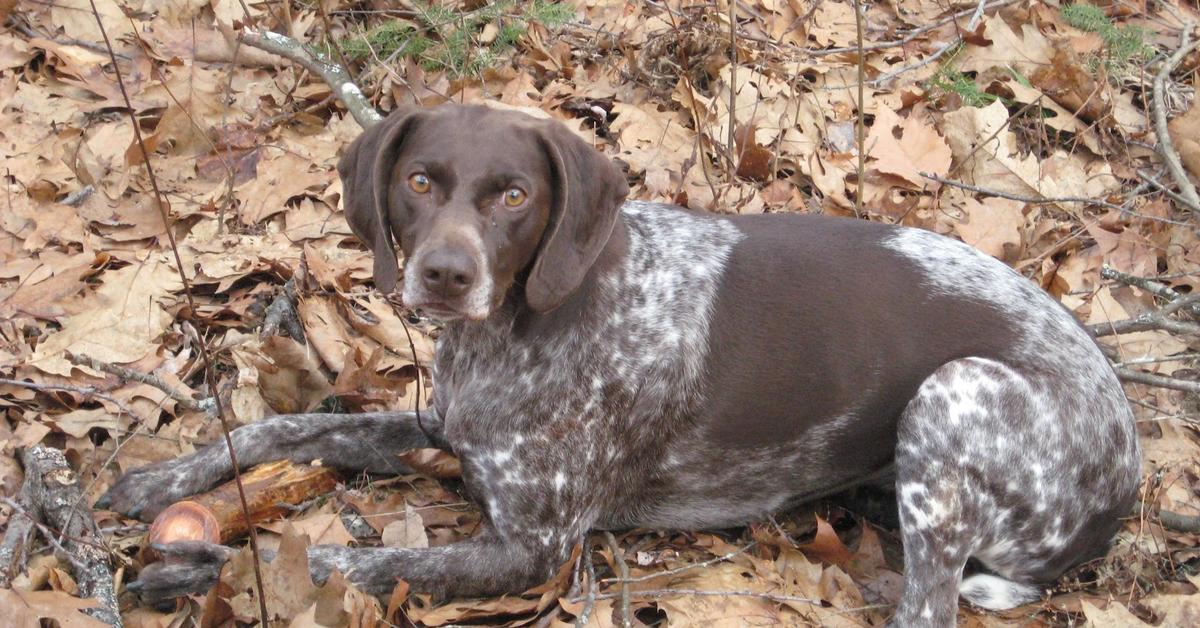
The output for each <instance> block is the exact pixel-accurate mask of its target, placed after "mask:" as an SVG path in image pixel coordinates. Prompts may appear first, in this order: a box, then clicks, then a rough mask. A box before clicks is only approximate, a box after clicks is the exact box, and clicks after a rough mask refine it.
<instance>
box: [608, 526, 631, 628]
mask: <svg viewBox="0 0 1200 628" xmlns="http://www.w3.org/2000/svg"><path fill="white" fill-rule="evenodd" d="M604 540H605V541H607V542H608V549H609V550H610V551H611V552H612V553H613V562H615V563H616V564H617V573H618V574H620V576H621V580H620V583H621V626H623V628H631V626H633V618H632V616H631V615H630V610H629V566H628V565H626V564H625V551H624V550H622V549H621V544H620V543H618V542H617V537H615V536H613V533H612V532H609V531H608V530H605V531H604Z"/></svg>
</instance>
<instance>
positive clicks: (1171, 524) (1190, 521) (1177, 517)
mask: <svg viewBox="0 0 1200 628" xmlns="http://www.w3.org/2000/svg"><path fill="white" fill-rule="evenodd" d="M1158 521H1159V523H1161V524H1163V527H1164V528H1170V529H1172V530H1175V531H1176V532H1188V533H1191V534H1200V516H1195V515H1185V514H1181V513H1178V512H1171V511H1170V510H1159V511H1158Z"/></svg>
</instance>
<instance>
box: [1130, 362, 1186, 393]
mask: <svg viewBox="0 0 1200 628" xmlns="http://www.w3.org/2000/svg"><path fill="white" fill-rule="evenodd" d="M1116 371H1117V377H1120V378H1121V379H1123V380H1125V381H1127V382H1134V383H1138V384H1146V385H1148V386H1156V387H1158V388H1170V389H1171V390H1182V391H1184V392H1190V393H1196V394H1200V382H1193V381H1191V380H1186V379H1178V378H1175V377H1164V376H1162V375H1155V374H1154V373H1147V372H1145V371H1134V370H1130V369H1123V368H1118V369H1116Z"/></svg>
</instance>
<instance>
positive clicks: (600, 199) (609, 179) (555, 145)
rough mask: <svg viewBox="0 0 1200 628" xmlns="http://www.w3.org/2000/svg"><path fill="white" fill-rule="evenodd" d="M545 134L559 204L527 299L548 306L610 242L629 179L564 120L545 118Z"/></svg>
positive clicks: (535, 305) (528, 285)
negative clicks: (567, 125) (572, 130)
mask: <svg viewBox="0 0 1200 628" xmlns="http://www.w3.org/2000/svg"><path fill="white" fill-rule="evenodd" d="M540 139H541V142H542V146H543V149H544V150H545V151H546V155H547V156H548V157H549V159H550V169H551V175H552V176H553V177H554V181H553V184H554V207H553V209H552V210H551V213H550V224H549V225H548V226H547V227H546V234H547V235H546V236H545V237H543V238H542V248H541V251H540V252H539V253H538V257H537V261H535V262H534V264H533V270H532V271H530V273H529V279H528V281H527V282H526V283H525V299H526V301H527V302H528V303H529V305H530V307H532V308H533V309H534V310H536V311H538V312H548V311H550V310H552V309H554V308H556V307H558V306H559V305H562V303H563V302H564V301H566V299H567V297H569V296H570V295H571V293H573V292H575V290H576V289H578V288H579V285H580V284H581V283H582V282H583V278H584V276H585V275H587V272H588V270H589V269H590V268H591V267H592V264H593V263H595V261H596V258H597V257H599V255H600V251H602V250H603V249H604V245H605V244H607V243H608V239H609V237H611V236H612V231H613V225H614V224H616V222H617V215H618V214H619V213H620V207H621V203H623V202H624V201H625V196H626V195H627V194H629V185H628V184H626V183H625V176H624V174H622V173H621V170H620V169H619V168H617V166H616V164H614V163H613V162H612V160H610V159H609V158H607V157H605V156H604V155H603V154H602V153H601V152H600V151H598V150H596V149H595V148H593V147H592V146H590V145H589V144H588V143H587V142H585V141H583V140H582V139H580V138H579V137H578V136H576V135H575V134H574V133H572V132H571V131H570V130H569V129H567V128H566V127H565V126H564V125H563V124H561V123H559V122H556V121H552V120H548V121H546V122H544V123H542V128H541V138H540Z"/></svg>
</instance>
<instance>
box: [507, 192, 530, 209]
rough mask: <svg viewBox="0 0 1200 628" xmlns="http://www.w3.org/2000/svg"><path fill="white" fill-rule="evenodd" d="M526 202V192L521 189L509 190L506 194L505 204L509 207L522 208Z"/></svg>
mask: <svg viewBox="0 0 1200 628" xmlns="http://www.w3.org/2000/svg"><path fill="white" fill-rule="evenodd" d="M524 202H525V191H524V190H522V189H521V188H509V189H508V191H506V192H505V193H504V204H505V205H507V206H509V207H520V206H521V204H522V203H524Z"/></svg>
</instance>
